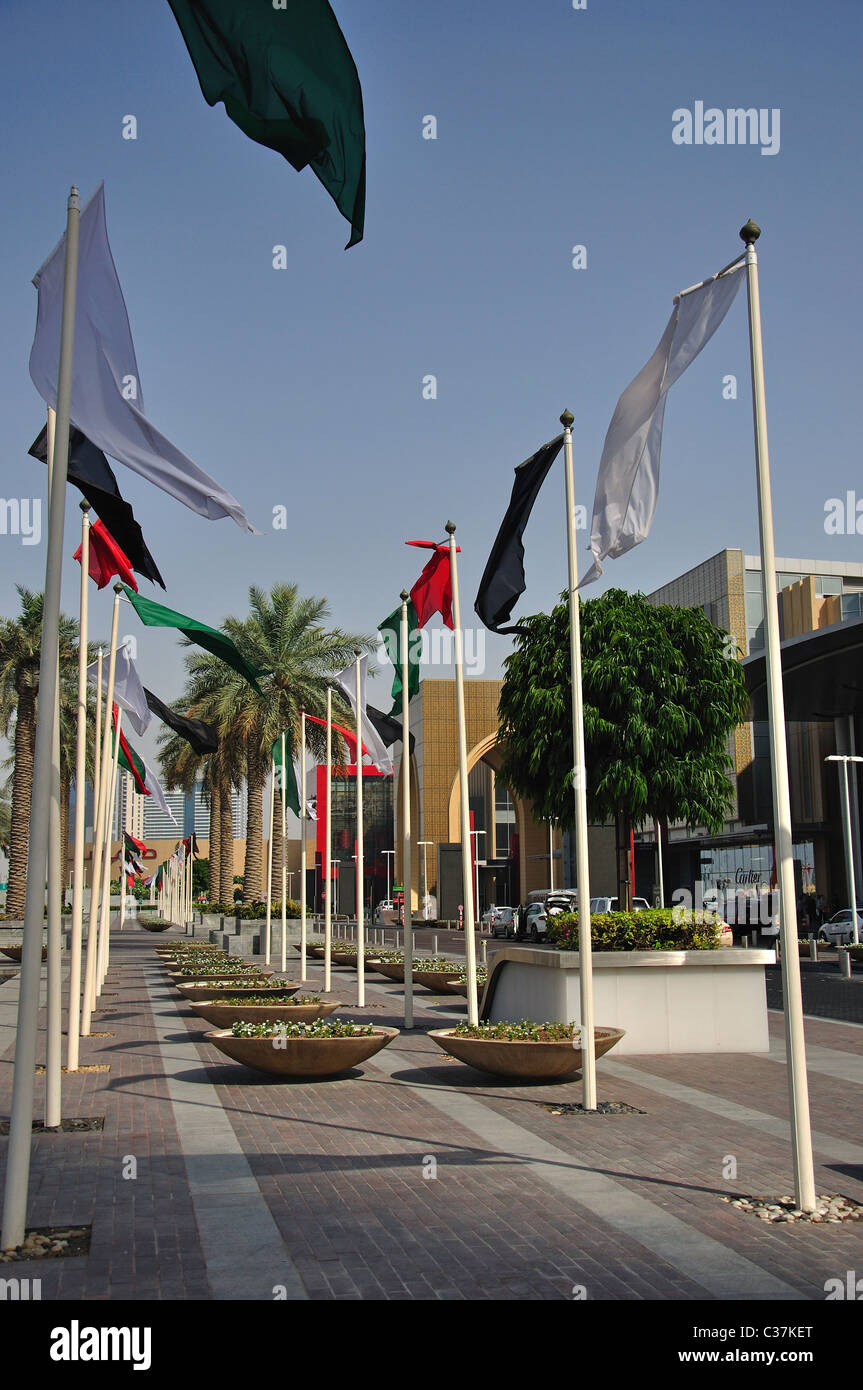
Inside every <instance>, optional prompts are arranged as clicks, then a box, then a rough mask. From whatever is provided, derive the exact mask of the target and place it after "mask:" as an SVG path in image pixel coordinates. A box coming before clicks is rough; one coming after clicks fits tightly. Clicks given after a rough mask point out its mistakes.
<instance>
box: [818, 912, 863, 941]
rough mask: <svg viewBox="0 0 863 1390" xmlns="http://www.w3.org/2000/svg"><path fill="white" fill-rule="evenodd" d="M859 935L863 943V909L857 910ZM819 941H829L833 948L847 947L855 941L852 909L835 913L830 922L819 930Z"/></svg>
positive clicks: (825, 923)
mask: <svg viewBox="0 0 863 1390" xmlns="http://www.w3.org/2000/svg"><path fill="white" fill-rule="evenodd" d="M857 935H858V937H859V938H860V940H861V941H863V909H861V908H860V907H859V905H858V908H857ZM818 939H819V941H829V942H830V944H831V945H833V946H845V945H847V944H848V942H849V941H853V940H854V922H853V918H852V915H851V909H850V907H843V908H842V910H841V911H840V912H834V914H833V916H832V917H831V918H830V920H829V921H828V922H822V924H821V926H820V927H819V928H818Z"/></svg>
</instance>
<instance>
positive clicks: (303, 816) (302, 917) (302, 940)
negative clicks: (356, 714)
mask: <svg viewBox="0 0 863 1390" xmlns="http://www.w3.org/2000/svg"><path fill="white" fill-rule="evenodd" d="M300 747H301V749H302V755H301V756H302V761H301V763H300V787H301V794H300V812H301V815H300V834H301V837H302V838H301V840H300V979H301V980H304V979H305V978H306V819H307V811H306V713H305V710H303V711H302V713H301V714H300Z"/></svg>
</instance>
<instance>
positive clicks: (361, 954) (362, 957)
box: [304, 647, 407, 1026]
mask: <svg viewBox="0 0 863 1390" xmlns="http://www.w3.org/2000/svg"><path fill="white" fill-rule="evenodd" d="M354 656H355V657H356V681H357V755H356V756H357V1008H360V1009H362V1008H364V1007H365V1002H366V948H365V934H366V925H365V911H364V909H365V902H364V895H365V863H364V859H363V833H364V832H363V758H362V753H363V731H362V722H363V720H362V709H363V705H362V698H363V693H362V681H361V672H360V659H361V657H362V652H361V651H360V649H359V647H354ZM304 804H305V803H304ZM405 959H407V953H405ZM405 978H407V974H406V976H405ZM405 1026H407V1015H405Z"/></svg>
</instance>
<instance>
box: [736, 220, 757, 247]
mask: <svg viewBox="0 0 863 1390" xmlns="http://www.w3.org/2000/svg"><path fill="white" fill-rule="evenodd" d="M760 235H761V228H760V227H759V225H758V223H757V222H753V221H752V218H751V217H750V219H749V221H748V222H747V223H746V226H745V227H741V228H740V240H741V241H745V242H746V245H747V246H752V244H753V243H754V242H756V241H757V240H758V238H759V237H760Z"/></svg>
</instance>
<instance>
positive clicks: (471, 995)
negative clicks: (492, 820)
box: [446, 521, 479, 1024]
mask: <svg viewBox="0 0 863 1390" xmlns="http://www.w3.org/2000/svg"><path fill="white" fill-rule="evenodd" d="M446 529H447V533H448V535H449V563H450V574H451V575H452V616H453V623H454V625H455V695H456V712H457V715H458V781H459V804H460V808H461V871H462V896H463V897H464V953H465V961H466V964H467V1021H468V1023H471V1024H476V1023H478V1022H479V1007H478V1001H477V997H476V993H477V985H476V941H475V939H474V912H473V883H472V882H471V877H472V875H471V863H470V857H471V855H470V806H469V802H468V788H467V724H466V720H465V713H464V664H463V663H464V653H463V645H464V642H463V634H462V630H461V605H460V603H459V594H458V560H457V558H456V556H457V552H458V547H457V546H456V543H455V522H454V521H448V522H447V524H446Z"/></svg>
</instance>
